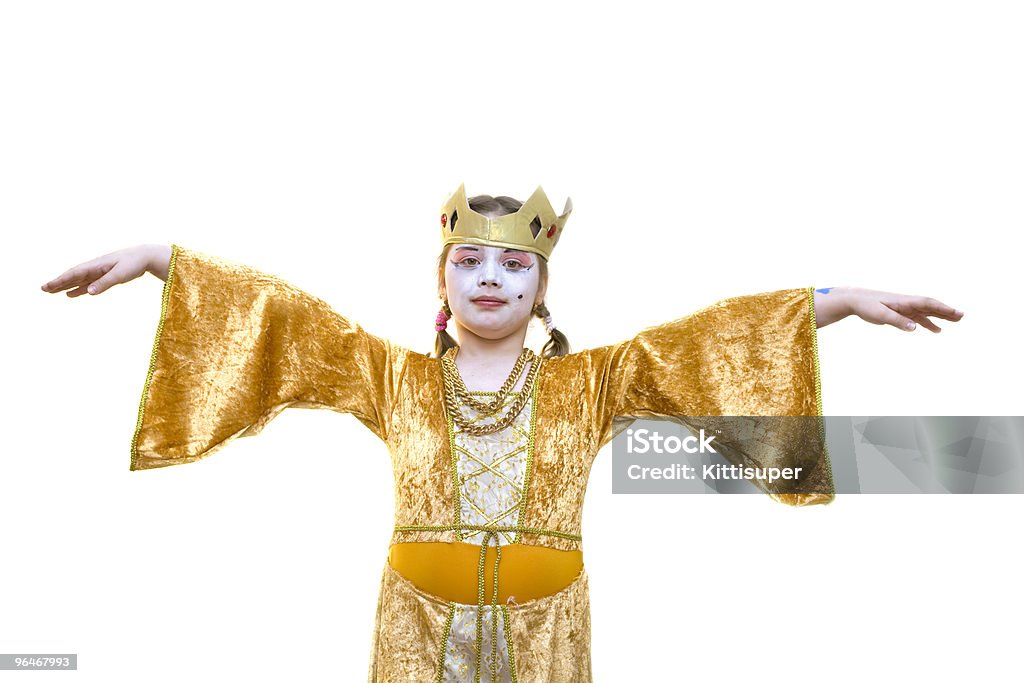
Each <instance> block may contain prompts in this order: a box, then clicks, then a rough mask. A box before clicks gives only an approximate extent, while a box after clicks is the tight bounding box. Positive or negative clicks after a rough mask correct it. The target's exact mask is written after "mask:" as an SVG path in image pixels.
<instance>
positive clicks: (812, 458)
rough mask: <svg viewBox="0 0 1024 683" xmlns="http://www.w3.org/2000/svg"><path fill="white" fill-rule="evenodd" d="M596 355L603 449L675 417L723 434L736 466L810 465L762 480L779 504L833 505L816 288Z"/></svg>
mask: <svg viewBox="0 0 1024 683" xmlns="http://www.w3.org/2000/svg"><path fill="white" fill-rule="evenodd" d="M587 353H588V354H589V357H588V359H587V360H588V361H589V365H588V367H589V370H590V372H591V373H592V379H593V381H592V383H591V386H592V387H593V388H594V397H595V399H594V401H595V410H594V416H595V420H596V421H597V423H596V424H595V425H594V429H595V430H597V433H598V434H599V442H600V445H602V446H603V445H604V444H606V443H607V442H608V441H610V440H612V438H613V437H614V436H615V435H616V434H618V433H619V432H621V431H622V430H624V429H625V428H626V427H627V426H629V425H630V424H631V423H632V422H633V420H634V419H635V418H654V419H668V420H671V421H674V422H678V423H680V424H683V425H684V426H686V427H687V428H688V429H690V431H691V432H694V433H696V432H697V431H698V430H699V429H701V428H703V429H704V430H705V431H706V432H707V433H714V434H715V435H716V441H715V445H716V451H718V452H720V453H721V454H722V455H723V457H725V458H726V459H727V460H728V461H729V463H730V464H733V465H736V466H739V467H792V468H796V467H800V468H802V469H801V475H800V477H799V478H798V479H796V480H793V479H790V480H782V481H776V482H775V483H773V484H770V485H769V484H762V482H761V481H759V480H755V482H754V483H755V484H756V485H757V486H758V487H759V488H760V489H762V490H763V491H764V492H765V493H767V494H768V495H769V496H771V497H772V498H773V499H775V500H778V501H780V502H783V503H786V504H788V505H811V504H822V503H829V502H831V501H832V500H833V499H834V497H835V486H834V483H833V479H832V469H831V464H830V462H829V458H828V451H827V447H826V442H825V434H824V421H823V419H822V418H821V415H822V412H821V381H820V374H819V367H818V347H817V324H816V322H815V317H814V292H813V288H811V287H806V288H799V289H785V290H779V291H774V292H766V293H760V294H752V295H747V296H738V297H733V298H729V299H724V300H722V301H719V302H717V303H715V304H712V305H710V306H707V307H705V308H702V309H700V310H698V311H696V312H694V313H691V314H689V315H687V316H684V317H682V318H679V319H677V320H672V321H670V322H667V323H664V324H661V325H656V326H654V327H649V328H647V329H644V330H642V331H641V332H640V333H639V334H637V335H636V336H635V337H633V338H632V339H628V340H625V341H623V342H620V343H618V344H612V345H609V346H604V347H600V348H597V349H591V350H590V351H588V352H587Z"/></svg>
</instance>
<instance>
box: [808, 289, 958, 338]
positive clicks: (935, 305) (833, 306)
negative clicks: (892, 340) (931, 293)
mask: <svg viewBox="0 0 1024 683" xmlns="http://www.w3.org/2000/svg"><path fill="white" fill-rule="evenodd" d="M814 311H815V319H816V321H817V326H818V327H819V328H822V327H825V326H826V325H831V324H832V323H834V322H836V321H837V320H842V319H843V318H845V317H847V316H848V315H856V316H857V317H858V318H860V319H862V320H866V321H867V322H869V323H873V324H875V325H892V326H893V327H896V328H899V329H901V330H903V331H905V332H911V331H913V330H914V329H916V328H917V325H918V324H920V325H922V326H923V327H926V328H927V329H929V330H931V331H932V332H941V331H942V329H941V328H940V327H939V326H938V325H936V324H935V323H933V322H932V321H931V320H929V319H928V317H929V316H934V317H936V318H942V319H943V320H949V321H951V322H957V321H958V320H960V318H962V317H963V315H964V312H963V311H958V310H956V309H955V308H953V307H952V306H948V305H946V304H944V303H942V302H941V301H938V300H937V299H932V298H931V297H927V296H914V295H910V294H894V293H892V292H880V291H877V290H874V289H863V288H861V287H825V288H823V289H816V290H814Z"/></svg>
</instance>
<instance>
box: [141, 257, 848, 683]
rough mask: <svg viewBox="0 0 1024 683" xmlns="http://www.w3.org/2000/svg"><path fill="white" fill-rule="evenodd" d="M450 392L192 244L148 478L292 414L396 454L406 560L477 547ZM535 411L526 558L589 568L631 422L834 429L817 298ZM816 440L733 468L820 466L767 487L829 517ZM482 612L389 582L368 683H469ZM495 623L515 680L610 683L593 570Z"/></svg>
mask: <svg viewBox="0 0 1024 683" xmlns="http://www.w3.org/2000/svg"><path fill="white" fill-rule="evenodd" d="M443 392H444V384H443V381H442V373H441V366H440V361H439V360H438V359H436V358H431V357H428V356H427V355H424V354H420V353H417V352H415V351H411V350H409V349H406V348H403V347H401V346H398V345H395V344H392V343H391V342H389V341H388V340H386V339H382V338H379V337H376V336H374V335H372V334H370V333H368V332H366V331H365V330H363V329H362V328H361V327H360V326H359V325H358V324H357V323H355V322H353V321H351V320H349V319H347V318H345V317H343V316H341V315H339V314H338V313H337V312H335V311H334V310H333V309H332V308H331V307H330V306H329V305H328V304H327V303H325V302H324V301H322V300H320V299H318V298H316V297H314V296H312V295H310V294H307V293H306V292H304V291H302V290H300V289H298V288H296V287H294V286H293V285H291V284H289V283H287V282H286V281H284V280H282V279H280V278H277V277H274V276H271V275H267V274H265V273H262V272H260V271H257V270H255V269H252V268H250V267H247V266H244V265H242V264H238V263H234V262H231V261H227V260H224V259H220V258H217V257H215V256H210V255H206V254H201V253H199V252H196V251H192V250H188V249H184V248H182V247H179V246H178V245H174V247H173V251H172V258H171V268H170V271H169V274H168V278H167V281H166V283H165V285H164V289H163V299H162V306H161V318H160V323H159V326H158V329H157V334H156V340H155V343H154V347H153V355H152V358H151V363H150V368H149V372H148V375H147V377H146V382H145V387H144V389H143V394H142V400H141V404H140V407H139V416H138V424H137V426H136V430H135V434H134V437H133V440H132V453H131V469H132V470H139V469H150V468H154V467H165V466H168V465H177V464H182V463H188V462H192V461H194V460H198V459H200V458H204V457H206V456H208V455H210V454H212V453H214V452H216V451H217V450H219V449H220V448H222V447H224V446H225V445H227V444H228V443H229V442H231V441H232V440H233V439H235V438H236V437H240V436H252V435H255V434H258V433H259V432H260V431H261V430H262V429H263V427H265V426H266V424H267V423H268V422H270V420H272V419H273V418H274V417H275V416H276V415H277V414H279V413H280V412H281V411H282V410H284V409H285V408H288V407H295V408H326V409H330V410H335V411H338V412H344V413H351V414H352V415H354V416H355V417H356V418H357V419H359V421H361V422H362V423H363V424H364V425H366V426H367V427H368V428H369V429H370V430H371V431H373V433H374V434H376V435H377V436H378V437H380V439H381V440H382V441H383V442H384V443H385V444H386V445H387V448H388V450H389V451H390V454H391V459H392V466H393V469H394V478H395V486H396V490H395V498H396V507H395V531H394V535H393V537H392V543H404V542H413V541H461V540H463V539H465V538H466V537H467V536H466V533H467V532H466V529H464V528H460V524H465V521H464V520H463V519H462V517H463V516H464V514H463V512H462V510H464V509H465V508H464V507H463V508H460V505H461V502H460V491H459V486H460V484H461V483H462V482H461V481H460V477H459V475H458V471H457V468H456V466H455V464H456V463H455V459H454V457H453V450H454V449H453V447H452V446H453V444H454V443H455V441H454V439H453V434H454V433H453V429H452V422H451V421H450V420H449V419H448V418H447V416H446V411H445V408H444V401H443ZM528 409H529V413H528V416H527V418H526V420H525V422H524V424H525V425H526V426H525V429H526V430H527V431H526V432H523V433H528V435H529V439H528V441H529V448H528V453H527V454H526V457H527V459H528V460H527V463H526V468H525V480H524V483H523V486H522V488H521V489H519V493H520V494H521V504H519V505H518V507H517V508H516V513H515V515H514V516H513V517H511V518H510V519H511V520H512V521H513V522H514V524H512V525H511V526H509V527H508V529H511V530H512V531H514V533H515V536H514V539H513V541H512V542H518V543H529V544H535V545H543V546H548V547H552V548H559V549H562V550H582V538H581V521H582V520H581V512H582V509H583V497H584V493H585V491H586V485H587V478H588V474H589V472H590V467H591V463H592V462H593V459H594V456H595V455H596V453H597V452H598V450H599V449H600V448H601V447H602V446H604V445H605V444H606V443H608V442H609V441H610V440H611V439H612V438H613V436H614V435H615V434H617V433H618V432H619V431H621V430H622V429H624V428H625V426H627V424H628V423H629V421H628V420H625V421H624V420H623V419H622V418H621V417H619V418H618V419H616V418H617V417H618V416H634V417H647V416H650V417H664V418H668V419H674V420H678V421H680V422H682V423H684V424H686V425H687V426H688V427H691V428H696V427H700V426H708V425H715V426H716V427H722V426H723V425H721V424H718V423H715V422H714V416H727V415H747V416H782V415H804V416H817V415H820V414H821V398H820V382H819V375H818V365H817V331H816V325H815V321H814V303H813V290H812V288H810V287H806V288H798V289H787V290H780V291H775V292H768V293H762V294H754V295H749V296H741V297H734V298H731V299H725V300H723V301H720V302H718V303H715V304H712V305H710V306H708V307H705V308H703V309H700V310H698V311H696V312H694V313H692V314H690V315H687V316H685V317H683V318H679V319H677V320H673V321H670V322H667V323H664V324H661V325H658V326H654V327H650V328H647V329H645V330H642V331H641V332H639V333H638V334H637V335H636V336H634V337H632V338H631V339H628V340H625V341H623V342H620V343H617V344H612V345H608V346H602V347H599V348H593V349H587V350H585V351H580V352H577V353H573V354H570V355H567V356H561V357H557V358H551V359H544V360H543V362H542V363H541V367H540V371H539V374H538V378H537V382H536V385H535V388H534V394H533V396H532V400H531V402H530V404H529V406H528ZM524 412H525V411H524ZM686 416H708V417H706V418H699V417H692V418H690V419H683V418H684V417H686ZM815 424H816V425H818V426H816V427H815V428H814V429H813V430H811V429H801V428H793V429H792V430H790V432H789V433H785V434H783V435H782V436H781V437H780V439H777V440H776V444H775V446H776V447H774V448H771V449H767V450H765V451H764V452H753V451H751V450H749V449H748V450H744V448H743V447H738V448H733V449H731V450H729V451H727V455H726V457H727V458H728V459H729V460H730V461H731V462H733V464H737V465H751V466H759V467H765V466H776V467H793V466H799V467H804V468H805V470H804V471H805V472H810V473H811V474H810V476H806V477H804V478H803V479H802V480H800V482H799V483H796V484H794V482H793V481H791V480H789V481H782V482H780V483H778V484H777V487H775V486H773V487H772V488H768V487H762V488H764V490H765V491H766V493H768V495H770V496H771V497H772V498H774V499H776V500H778V501H780V502H783V503H786V504H789V505H808V504H818V503H828V502H830V501H831V500H832V499H833V497H834V486H833V483H832V472H831V468H830V465H829V462H828V455H827V452H826V451H825V445H824V439H823V433H821V432H820V431H819V428H820V421H817V420H816V421H815ZM725 428H726V429H728V425H725ZM719 440H720V442H721V441H722V440H725V441H728V437H727V435H726V436H725V437H724V439H723V437H719ZM780 440H781V441H780ZM780 443H781V445H782V446H783V448H781V449H780V448H778V446H779V444H780ZM787 446H788V447H787ZM787 487H788V488H787ZM512 531H510V532H509V533H511V532H512ZM476 534H477V535H476V539H477V540H480V537H481V536H483V542H484V545H485V546H486V545H488V544H491V545H493V544H496V543H498V540H499V539H498V538H495V537H496V536H498V534H497V533H489V532H483V531H482V530H481V529H477V530H476ZM500 540H501V542H506V543H507V542H509V540H508V538H507V537H504V538H501V539H500ZM499 550H500V549H499ZM495 600H496V598H495ZM481 602H482V600H481ZM478 607H479V605H473V606H469V605H461V604H458V603H451V602H447V601H445V600H444V599H441V598H440V597H438V596H435V595H431V594H429V593H427V592H425V591H423V590H420V589H419V588H418V587H417V586H415V585H414V584H412V583H411V582H410V581H409V580H408V579H406V578H405V577H404V576H403V575H401V574H399V573H398V572H397V571H396V570H395V569H394V568H393V567H391V566H390V564H385V568H384V574H383V577H382V581H381V585H380V593H379V599H378V608H377V615H376V620H375V628H374V633H373V657H372V660H371V663H370V673H369V680H370V681H379V682H387V683H398V682H402V683H407V682H409V681H445V680H463V679H462V678H459V677H458V675H457V672H455V673H453V671H452V670H450V667H451V666H452V662H451V658H452V656H453V655H452V649H451V647H449V646H451V645H452V643H453V642H454V641H453V638H454V635H455V634H454V633H453V631H454V626H453V622H455V621H458V620H459V619H462V618H463V617H467V619H468V621H467V624H471V622H472V620H473V618H474V617H473V615H474V614H476V615H477V618H478V619H479V618H482V616H481V615H482V614H483V611H481V610H478V611H477V612H472V611H467V610H472V609H473V608H478ZM467 615H468V616H467ZM499 617H500V620H499ZM492 619H493V620H494V621H493V624H494V627H496V628H492V630H491V631H490V640H489V641H487V643H486V644H485V646H486V647H485V651H493V650H491V648H493V647H496V646H497V643H496V642H495V641H499V642H500V644H501V648H500V656H501V657H502V667H503V668H502V673H501V680H510V681H513V682H515V681H520V682H523V683H526V682H531V683H532V682H540V681H545V682H555V681H558V682H575V681H580V682H583V681H587V682H589V681H591V680H592V674H591V665H590V602H589V593H588V584H587V574H586V569H585V568H584V569H583V570H582V571H581V572H580V574H579V576H578V577H577V578H576V580H575V581H574V582H573V583H572V584H571V585H569V586H568V587H566V588H565V589H563V590H561V591H559V592H557V593H555V594H554V595H550V596H547V597H543V598H538V599H534V600H528V601H526V602H523V603H521V604H505V605H492V606H491V609H490V610H489V611H487V612H486V620H488V621H490V620H492ZM499 622H500V623H499ZM480 623H481V621H479V620H478V621H477V624H478V626H479V624H480ZM495 635H496V637H495ZM481 638H483V631H481ZM446 658H447V659H448V660H449V661H448V664H447V665H446ZM462 671H463V672H465V671H466V667H465V664H463V666H462ZM473 673H475V672H474V671H472V670H470V671H469V673H468V674H464V675H466V676H467V678H466V680H473V678H472V675H473ZM479 680H485V681H486V680H491V678H490V674H489V673H487V672H486V671H485V672H483V673H482V674H481V676H480V679H479Z"/></svg>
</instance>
